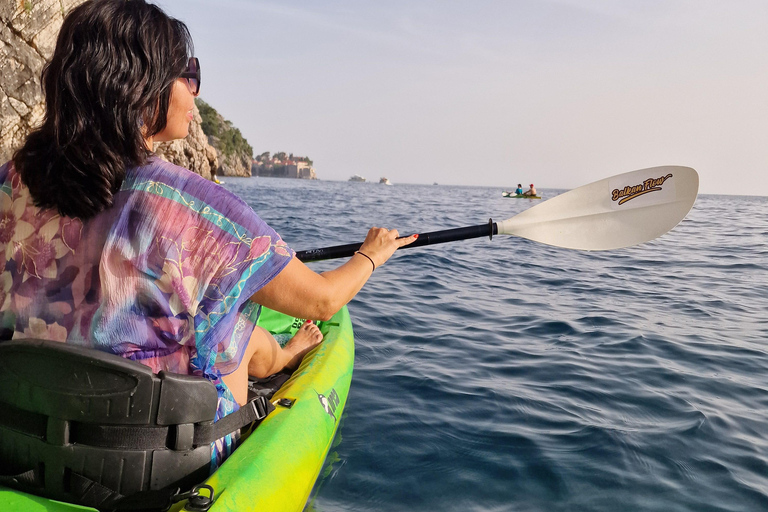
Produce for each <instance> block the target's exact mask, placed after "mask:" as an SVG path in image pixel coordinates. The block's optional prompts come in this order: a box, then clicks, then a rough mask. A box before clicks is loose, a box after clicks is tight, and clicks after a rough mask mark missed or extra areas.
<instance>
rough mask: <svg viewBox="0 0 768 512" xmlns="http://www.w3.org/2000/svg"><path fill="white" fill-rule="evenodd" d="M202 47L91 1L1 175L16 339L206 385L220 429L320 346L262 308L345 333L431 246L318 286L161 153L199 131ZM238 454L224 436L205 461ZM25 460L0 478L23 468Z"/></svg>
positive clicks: (72, 20) (8, 323)
mask: <svg viewBox="0 0 768 512" xmlns="http://www.w3.org/2000/svg"><path fill="white" fill-rule="evenodd" d="M192 49H193V45H192V39H191V36H190V34H189V31H188V29H187V27H186V25H185V24H184V23H182V22H181V21H179V20H176V19H174V18H171V17H169V16H167V15H166V14H165V13H164V12H163V11H162V10H161V9H160V8H159V7H157V6H155V5H152V4H149V3H146V2H145V1H144V0H130V1H125V0H91V1H87V2H85V3H83V4H81V5H80V6H78V7H76V8H74V9H73V10H72V11H71V12H70V13H69V14H68V15H67V17H66V18H65V20H64V23H63V25H62V28H61V32H60V33H59V36H58V40H57V43H56V47H55V50H54V53H53V56H52V58H51V61H50V62H49V63H48V64H47V66H46V67H45V69H44V71H43V75H42V85H43V90H44V93H45V99H46V102H45V105H46V115H45V118H44V122H43V124H42V126H40V127H39V128H38V129H36V130H35V131H33V132H32V133H31V134H30V135H29V136H28V138H27V139H26V141H25V143H24V145H23V146H22V147H21V148H20V149H19V150H18V151H17V152H16V153H15V155H14V157H13V161H12V162H8V163H7V164H5V165H3V166H2V167H0V219H1V220H2V222H0V254H1V255H2V256H3V259H2V261H0V276H1V277H0V282H2V285H3V288H2V300H1V301H0V320H2V326H3V327H2V329H1V330H0V343H2V342H4V341H5V340H10V339H11V338H15V339H19V338H42V339H47V340H55V341H59V342H62V343H67V344H74V345H78V346H80V347H88V348H93V349H95V350H100V351H103V352H108V353H113V354H117V355H120V356H122V357H124V358H127V359H131V360H134V361H139V362H140V363H143V364H144V365H146V366H148V367H150V368H151V369H152V371H154V372H155V373H159V372H161V371H164V372H167V373H173V374H186V375H194V376H198V377H203V378H205V379H208V380H209V381H210V382H212V383H213V384H214V386H215V390H216V393H218V400H217V401H214V402H213V403H217V404H218V405H217V410H216V412H215V420H216V422H217V423H218V420H220V419H222V418H225V417H227V416H228V415H229V414H231V413H233V412H235V411H237V410H238V408H239V407H240V406H241V405H243V404H244V403H245V402H246V397H247V386H248V377H249V374H250V375H253V376H255V377H266V376H268V375H270V374H272V373H275V372H277V371H280V370H281V369H283V368H289V369H292V368H296V366H297V365H298V364H299V362H300V361H301V359H302V357H303V356H304V355H305V354H306V353H307V352H308V351H309V350H310V349H312V348H313V347H315V346H317V345H318V344H319V343H320V342H321V338H322V336H321V335H320V331H319V330H318V328H317V326H315V325H313V324H312V323H311V322H307V323H305V324H304V327H302V328H301V329H300V331H299V333H298V334H297V335H296V336H295V337H294V338H293V339H292V340H291V341H289V342H288V344H287V345H285V347H284V348H281V347H280V345H279V344H278V343H277V341H276V340H275V338H274V337H273V336H272V335H271V334H270V333H268V332H267V331H266V330H264V329H262V328H260V327H257V326H256V322H257V320H258V318H259V315H260V312H261V306H262V305H263V306H265V307H268V308H270V309H273V310H276V311H280V312H283V313H286V314H289V315H292V316H295V317H299V318H307V319H317V320H327V319H330V318H331V317H332V316H333V315H334V314H335V313H336V312H337V311H339V310H340V309H341V308H342V307H343V306H344V305H345V304H346V303H347V302H349V301H350V300H351V299H352V298H353V297H354V296H355V295H356V294H357V293H358V291H360V289H361V288H362V287H363V285H364V284H365V283H366V281H367V280H368V279H369V278H370V276H371V274H372V273H373V271H374V269H375V268H376V267H379V266H381V265H382V264H384V263H385V262H386V261H387V260H388V259H389V258H390V257H391V256H392V254H393V253H394V252H395V250H396V249H398V248H399V247H402V246H404V245H407V244H410V243H412V242H413V241H414V240H415V239H416V237H417V235H413V236H410V237H405V238H402V239H398V238H397V237H398V232H397V230H391V231H390V230H387V229H383V228H371V229H370V231H369V232H368V235H367V237H366V239H365V242H364V243H363V245H362V247H360V250H359V251H358V252H357V253H355V254H354V255H353V256H352V257H351V258H350V259H349V260H348V261H346V262H345V263H344V264H342V265H341V266H339V267H338V268H336V269H334V270H331V271H327V272H323V273H322V274H318V273H315V272H314V271H312V270H310V269H309V268H308V267H307V266H306V265H305V264H304V263H302V262H301V261H299V260H298V259H296V258H295V257H294V256H295V252H294V251H293V250H292V249H290V248H289V247H288V246H287V245H286V243H285V242H284V241H283V239H282V238H281V237H280V235H278V234H277V233H276V232H275V231H274V230H273V229H272V228H271V227H270V226H268V225H267V223H265V222H264V221H263V220H262V219H261V218H259V216H258V215H257V214H256V213H255V212H254V211H253V210H252V209H251V208H250V207H249V206H248V205H247V204H246V203H245V202H244V201H242V200H241V199H240V198H239V197H237V196H235V195H234V194H233V193H232V192H230V191H228V190H226V189H224V188H223V187H219V186H217V185H215V184H214V183H213V182H212V181H209V180H206V179H204V178H203V177H201V176H199V175H197V174H195V173H193V172H191V171H189V170H187V169H184V168H182V167H179V166H176V165H173V164H171V163H169V162H165V161H163V160H161V159H159V158H158V157H156V156H155V155H154V154H153V152H152V150H153V144H154V143H156V142H163V141H171V140H177V139H183V138H184V137H186V136H187V134H188V133H189V125H190V122H191V121H192V119H193V112H194V108H195V104H194V99H195V97H196V96H197V95H198V93H199V91H200V76H201V74H200V62H199V61H198V59H197V58H196V57H194V55H193V52H192ZM137 400H138V398H137ZM9 406H10V405H9ZM144 406H146V404H135V407H137V408H138V407H144ZM40 407H42V406H40ZM51 407H54V408H55V404H54V405H51ZM132 407H133V406H132ZM38 412H40V413H42V414H44V413H45V412H46V411H38ZM167 414H170V415H173V414H174V413H173V412H172V411H168V413H167ZM114 421H116V422H118V423H119V421H120V418H116V419H114ZM158 421H160V420H158ZM224 423H226V424H227V425H229V424H230V422H224ZM6 426H7V425H6ZM11 428H13V426H11ZM234 428H235V429H237V428H239V427H237V426H236V427H234ZM229 432H236V430H231V431H229ZM179 435H181V433H180V434H179ZM120 441H121V442H122V441H123V440H120ZM180 442H181V441H180ZM189 443H192V441H191V440H190V441H189ZM205 444H207V443H205ZM236 445H237V434H236V433H235V434H233V435H232V436H229V435H227V436H226V437H219V438H218V440H217V441H216V442H215V443H214V449H213V455H212V456H211V457H210V458H209V460H208V461H205V464H210V467H211V470H214V469H215V468H216V467H217V466H218V465H219V464H220V463H221V461H222V460H223V459H224V458H226V457H227V456H228V455H229V454H230V453H231V452H232V450H234V448H235V446H236ZM107 446H111V445H107ZM17 455H18V456H19V457H21V456H22V455H23V454H17ZM27 455H28V454H27ZM27 455H23V456H25V457H26V456H27ZM10 456H11V455H10V454H9V452H7V451H3V460H0V466H3V467H18V464H15V461H13V460H5V458H6V457H10ZM14 456H16V455H14ZM30 456H31V455H30ZM286 456H289V454H286ZM33 462H34V461H33ZM154 463H155V461H152V465H154ZM25 464H26V462H25ZM40 465H41V464H35V465H34V467H38V466H40ZM128 465H130V464H128ZM149 466H150V464H148V465H147V468H146V471H150V468H149ZM121 467H122V466H121ZM142 468H143V466H142ZM142 468H139V469H137V471H139V473H140V472H141V471H143V469H142ZM103 469H104V471H105V472H109V471H118V472H119V471H122V470H121V469H120V468H118V467H110V466H109V465H107V466H103ZM75 471H76V468H75V469H72V472H75ZM68 474H69V473H68V472H67V471H64V474H53V473H52V472H49V471H48V468H47V467H46V474H45V484H46V486H48V485H50V486H52V487H57V486H58V487H57V488H61V486H62V485H63V486H64V487H65V488H68V486H69V482H68V481H67V482H64V481H63V479H65V478H67V476H66V475H68ZM146 475H147V476H146V481H150V477H149V473H146ZM154 476H157V475H154ZM119 478H122V473H119ZM153 478H154V477H153ZM57 479H59V481H58V482H57V481H56V480H57ZM113 480H114V479H113ZM118 481H120V480H119V479H118ZM118 490H119V488H118Z"/></svg>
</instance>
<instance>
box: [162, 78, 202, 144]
mask: <svg viewBox="0 0 768 512" xmlns="http://www.w3.org/2000/svg"><path fill="white" fill-rule="evenodd" d="M194 108H195V97H194V96H193V95H192V93H191V92H189V87H188V86H187V81H186V80H185V79H184V78H179V79H177V80H176V81H175V82H174V83H173V89H172V90H171V100H170V102H169V104H168V118H167V121H166V124H165V128H163V129H162V130H161V131H160V132H159V133H157V135H155V136H154V137H153V140H154V141H155V142H168V141H171V140H176V139H183V138H184V137H186V136H187V134H189V123H191V122H192V118H193V116H194V114H193V112H194Z"/></svg>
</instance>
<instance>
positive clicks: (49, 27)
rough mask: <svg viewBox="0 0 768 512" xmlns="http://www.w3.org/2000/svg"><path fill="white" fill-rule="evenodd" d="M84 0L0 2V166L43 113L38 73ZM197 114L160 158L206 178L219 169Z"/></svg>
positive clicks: (163, 147)
mask: <svg viewBox="0 0 768 512" xmlns="http://www.w3.org/2000/svg"><path fill="white" fill-rule="evenodd" d="M82 2H83V0H0V165H2V164H3V163H5V162H6V161H8V160H9V159H10V158H11V155H12V154H13V152H14V151H15V150H16V149H17V148H18V147H19V146H20V145H21V144H22V143H23V141H24V138H25V137H26V136H27V133H29V131H30V130H31V129H32V128H34V127H35V126H37V125H39V124H40V123H41V122H42V119H43V115H44V114H45V109H44V106H43V97H42V92H41V90H40V73H41V72H42V70H43V66H44V65H45V62H46V61H47V59H48V58H49V57H50V56H51V54H52V53H53V49H54V46H55V45H56V36H57V35H58V33H59V28H60V27H61V23H62V21H63V20H64V15H65V14H66V13H67V12H69V10H70V9H72V8H73V7H75V6H76V5H79V4H81V3H82ZM200 123H201V118H200V116H199V114H197V113H196V115H195V120H194V121H193V123H192V126H191V127H190V134H189V136H188V137H187V138H186V139H184V140H183V141H174V142H172V143H166V144H162V145H158V147H157V149H156V150H157V152H158V154H159V155H160V156H161V157H163V158H165V159H166V160H170V161H171V162H174V163H176V164H178V165H181V166H184V167H186V168H187V169H191V170H192V171H195V172H196V173H198V174H201V175H202V176H205V177H206V178H209V179H210V177H211V170H212V169H216V168H217V167H218V165H219V164H218V159H217V156H216V150H215V149H214V148H213V147H212V146H211V145H210V144H209V143H208V139H207V137H206V136H205V134H204V133H203V131H202V128H201V124H200Z"/></svg>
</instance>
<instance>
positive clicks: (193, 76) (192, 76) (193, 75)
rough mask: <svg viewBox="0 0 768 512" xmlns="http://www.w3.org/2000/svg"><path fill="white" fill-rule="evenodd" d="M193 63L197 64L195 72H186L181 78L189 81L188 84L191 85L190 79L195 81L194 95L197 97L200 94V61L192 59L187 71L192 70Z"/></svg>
mask: <svg viewBox="0 0 768 512" xmlns="http://www.w3.org/2000/svg"><path fill="white" fill-rule="evenodd" d="M192 62H194V63H195V71H184V72H183V73H182V74H181V77H180V78H185V79H187V84H189V85H191V82H190V81H189V80H190V79H194V80H195V90H194V92H192V94H193V95H194V96H197V95H198V94H200V61H199V60H198V59H197V57H190V58H189V63H188V64H187V69H189V68H190V64H192ZM190 92H191V91H190Z"/></svg>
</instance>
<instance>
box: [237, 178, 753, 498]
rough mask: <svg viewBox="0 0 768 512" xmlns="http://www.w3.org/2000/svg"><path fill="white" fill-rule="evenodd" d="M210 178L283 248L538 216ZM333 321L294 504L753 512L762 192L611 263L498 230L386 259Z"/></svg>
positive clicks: (411, 192) (363, 191) (480, 204)
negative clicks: (310, 483)
mask: <svg viewBox="0 0 768 512" xmlns="http://www.w3.org/2000/svg"><path fill="white" fill-rule="evenodd" d="M226 181H227V182H226V184H225V186H226V187H227V188H229V189H230V190H232V191H234V192H235V193H237V194H238V195H240V196H241V197H243V198H244V199H245V200H246V201H247V202H248V204H249V205H251V206H252V207H253V208H254V209H255V210H256V212H257V213H258V214H259V215H260V216H261V217H262V218H263V219H265V220H266V221H267V222H268V223H269V224H270V225H271V226H273V227H274V228H275V229H276V230H277V231H278V232H279V233H280V234H281V235H282V236H283V238H284V239H285V240H286V241H287V242H288V243H289V245H290V246H291V247H293V248H295V249H297V250H302V249H313V248H318V247H325V246H329V245H337V244H342V243H351V242H359V241H362V240H363V239H364V238H365V234H366V232H367V230H368V228H369V227H370V226H374V225H375V226H383V227H387V228H397V229H398V230H399V231H400V233H402V234H409V233H412V232H427V231H435V230H439V229H448V228H455V227H463V226H468V225H475V224H482V223H484V222H487V221H488V218H489V217H492V218H493V219H494V220H504V219H506V218H509V217H512V216H513V215H515V214H516V213H518V212H521V211H523V210H525V209H527V208H529V207H531V206H532V205H533V204H537V202H534V201H531V200H521V199H508V198H503V197H502V196H501V189H499V188H483V187H452V186H431V185H402V184H395V186H391V187H389V186H384V185H378V184H375V183H348V182H324V181H313V182H310V181H302V180H281V179H265V178H248V179H246V178H242V179H236V178H227V179H226ZM541 192H542V193H543V195H544V199H546V198H548V197H553V196H554V195H557V194H558V193H561V192H563V191H557V190H547V189H544V190H542V191H541ZM340 263H341V261H339V260H337V261H331V262H327V261H326V262H318V263H311V264H310V266H311V267H312V268H313V269H315V270H317V271H322V270H327V269H330V268H333V267H334V266H335V265H338V264H340ZM349 311H350V313H351V316H352V322H353V326H354V330H355V338H356V358H355V370H354V376H353V379H352V387H351V390H350V394H349V400H348V403H347V407H346V410H345V413H344V415H343V417H342V420H341V426H340V428H339V431H338V434H337V436H336V439H335V441H334V446H333V447H332V450H331V453H330V455H329V458H328V460H327V461H326V465H325V468H324V470H323V473H322V474H321V478H320V479H319V480H318V483H317V485H316V487H315V490H314V491H313V496H312V499H311V501H310V503H309V505H308V507H307V509H308V510H314V511H321V512H336V511H350V512H351V511H355V512H362V511H461V512H467V511H664V512H670V511H696V512H701V511H757V510H768V198H766V197H735V196H707V195H705V196H701V197H699V198H698V200H697V202H696V204H695V206H694V208H693V210H692V211H691V213H690V214H689V215H688V217H687V218H686V219H685V220H684V221H683V222H682V223H681V224H680V225H678V226H677V227H676V228H675V229H674V230H672V231H671V232H670V233H668V234H666V235H664V236H662V237H660V238H659V239H657V240H654V241H652V242H648V243H645V244H642V245H640V246H637V247H632V248H628V249H621V250H615V251H609V252H581V251H573V250H566V249H559V248H556V247H549V246H546V245H542V244H537V243H534V242H529V241H527V240H522V239H519V238H515V237H508V236H507V237H504V236H499V237H496V238H494V239H493V240H492V241H490V240H488V239H473V240H465V241H461V242H453V243H449V244H443V245H435V246H429V247H422V248H416V249H410V250H401V251H398V253H397V254H396V255H395V256H394V257H393V258H392V259H391V260H390V261H389V262H387V264H385V265H383V266H381V267H380V268H377V269H376V271H375V273H374V274H373V276H372V278H371V279H370V281H369V282H368V284H367V285H366V286H365V288H364V289H363V290H362V292H361V293H360V294H359V295H358V296H357V297H356V298H355V299H354V300H353V301H352V302H351V303H350V304H349ZM275 478H290V475H275Z"/></svg>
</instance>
